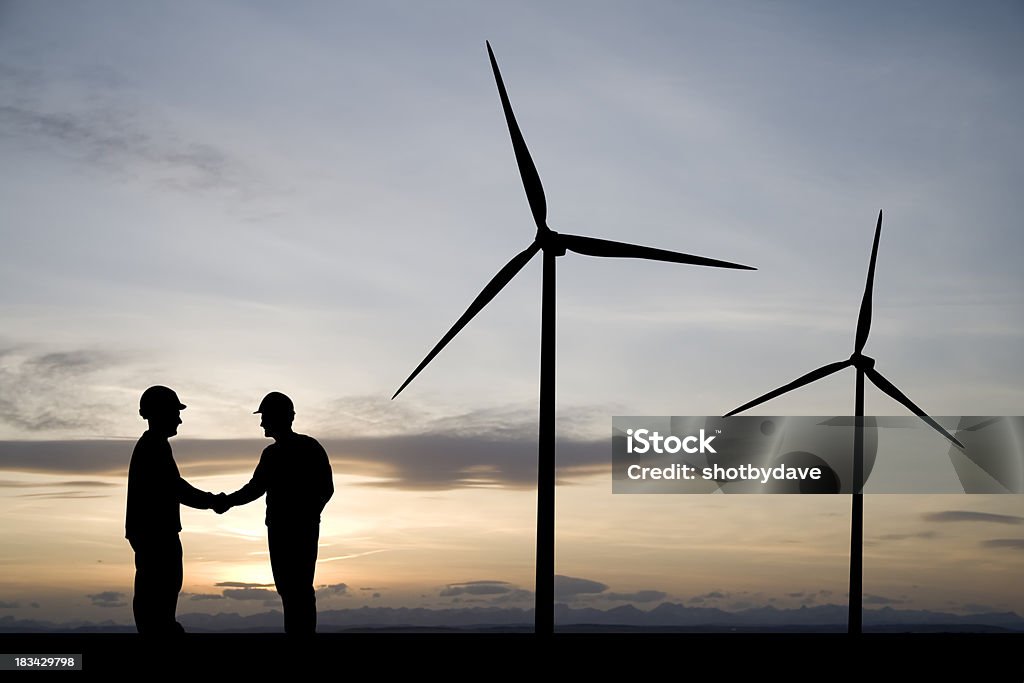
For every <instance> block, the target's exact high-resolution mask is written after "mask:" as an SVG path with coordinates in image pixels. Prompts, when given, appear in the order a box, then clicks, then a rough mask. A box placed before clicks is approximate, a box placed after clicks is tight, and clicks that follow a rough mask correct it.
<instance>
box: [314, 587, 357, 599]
mask: <svg viewBox="0 0 1024 683" xmlns="http://www.w3.org/2000/svg"><path fill="white" fill-rule="evenodd" d="M348 594H349V592H348V584H344V583H335V584H330V585H327V586H318V587H317V589H316V595H317V597H325V598H332V597H335V596H338V595H348Z"/></svg>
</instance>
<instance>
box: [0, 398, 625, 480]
mask: <svg viewBox="0 0 1024 683" xmlns="http://www.w3.org/2000/svg"><path fill="white" fill-rule="evenodd" d="M0 386H2V385H0ZM0 391H3V389H0ZM320 441H321V443H322V444H323V445H324V448H326V449H327V452H328V454H329V455H330V458H331V464H332V466H333V467H334V471H335V472H345V473H346V474H352V475H364V476H370V477H375V478H377V480H378V481H376V482H374V483H372V484H368V485H370V486H378V487H386V488H394V489H400V490H415V491H424V490H428V491H442V490H451V489H459V488H506V489H530V488H534V487H536V485H537V457H536V456H537V441H536V435H531V436H529V437H526V436H524V437H522V438H520V439H515V440H501V439H494V438H490V437H484V436H475V437H471V436H466V437H457V436H452V435H450V434H414V435H398V436H380V437H358V438H347V439H342V438H335V439H321V440H320ZM172 446H173V449H174V458H175V460H176V461H177V462H178V465H179V466H182V467H187V468H188V472H189V476H212V475H218V474H240V473H245V474H249V473H251V472H252V467H253V466H254V465H255V463H256V462H257V461H258V459H259V453H260V452H261V451H262V450H263V448H265V447H266V443H265V442H264V441H262V440H256V439H181V438H175V439H174V440H173V442H172ZM133 447H134V441H133V440H130V439H122V440H113V439H110V440H67V441H0V471H3V470H9V471H28V472H44V473H54V474H63V475H71V476H73V475H86V474H91V475H99V474H104V475H110V476H118V477H124V476H127V472H128V463H129V461H130V460H131V453H132V448H133ZM607 460H608V444H607V443H605V442H604V441H573V440H567V439H560V440H559V442H558V477H559V481H560V482H565V481H567V480H572V479H573V478H574V477H584V476H590V475H592V474H594V473H597V472H604V471H605V470H606V469H607V464H608V463H607Z"/></svg>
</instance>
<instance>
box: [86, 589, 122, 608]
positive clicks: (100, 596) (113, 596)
mask: <svg viewBox="0 0 1024 683" xmlns="http://www.w3.org/2000/svg"><path fill="white" fill-rule="evenodd" d="M85 597H87V598H89V600H91V601H92V604H93V605H94V606H95V607H125V606H126V605H127V604H128V602H127V600H126V599H127V597H128V596H127V595H126V594H124V593H119V592H118V591H103V592H102V593H91V594H89V595H86V596H85Z"/></svg>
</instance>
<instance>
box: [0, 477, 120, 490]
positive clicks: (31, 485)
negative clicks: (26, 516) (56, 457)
mask: <svg viewBox="0 0 1024 683" xmlns="http://www.w3.org/2000/svg"><path fill="white" fill-rule="evenodd" d="M92 486H95V487H106V486H117V484H112V483H110V482H109V481H98V480H88V479H86V480H75V481H51V482H37V481H35V482H34V481H12V480H10V479H0V489H40V488H52V487H73V488H79V487H92Z"/></svg>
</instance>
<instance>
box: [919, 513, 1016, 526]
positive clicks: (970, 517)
mask: <svg viewBox="0 0 1024 683" xmlns="http://www.w3.org/2000/svg"><path fill="white" fill-rule="evenodd" d="M923 517H924V520H925V521H926V522H992V523H994V524H1021V523H1024V517H1018V516H1016V515H997V514H993V513H991V512H971V511H969V510H945V511H943V512H929V513H927V514H925V515H923Z"/></svg>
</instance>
